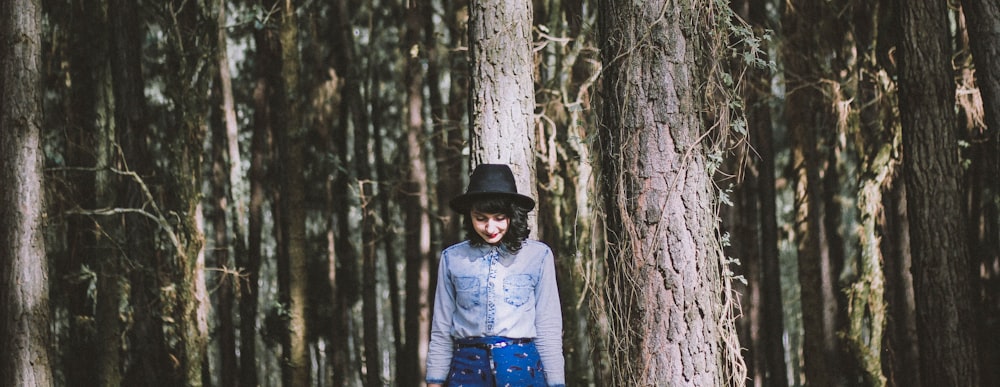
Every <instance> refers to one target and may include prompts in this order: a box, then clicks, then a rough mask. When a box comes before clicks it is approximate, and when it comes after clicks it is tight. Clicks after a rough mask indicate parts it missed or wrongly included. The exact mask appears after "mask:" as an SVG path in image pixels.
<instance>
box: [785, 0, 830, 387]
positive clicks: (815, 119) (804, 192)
mask: <svg viewBox="0 0 1000 387" xmlns="http://www.w3.org/2000/svg"><path fill="white" fill-rule="evenodd" d="M785 7H786V9H785V13H784V14H783V16H782V28H783V33H784V35H785V36H786V39H787V40H786V43H785V45H784V46H783V51H782V57H783V58H784V63H785V74H786V75H785V79H786V87H785V88H786V90H787V95H786V97H785V101H786V106H785V121H786V122H787V123H788V130H789V133H790V136H791V148H792V160H791V163H792V169H793V170H794V174H795V176H794V178H793V180H794V185H795V188H794V189H795V243H796V245H797V247H796V250H797V253H798V262H799V264H798V270H799V284H800V289H801V301H802V325H803V349H802V356H803V358H804V366H805V379H806V381H807V383H809V385H810V386H817V387H823V386H833V385H835V384H836V380H837V379H838V377H839V376H840V374H839V368H840V367H839V365H838V364H839V358H838V356H837V355H838V353H837V337H836V299H835V297H834V294H835V293H834V283H833V279H834V278H835V274H833V267H832V264H831V257H830V256H829V254H827V253H828V251H826V250H824V246H825V245H824V242H828V241H825V238H824V224H825V223H824V222H825V219H826V216H827V214H824V209H825V207H824V201H823V200H824V195H823V184H822V183H823V182H822V180H821V179H822V176H821V171H822V170H824V169H825V168H824V164H823V162H824V161H825V160H826V159H827V157H826V156H825V155H826V152H824V151H823V149H824V148H825V147H824V146H823V144H822V142H823V139H825V138H826V137H827V135H826V133H830V132H832V131H833V130H835V124H836V117H834V116H833V114H832V111H831V109H830V107H829V106H830V105H831V103H830V102H829V101H828V100H826V99H825V98H824V95H825V92H831V90H830V89H829V88H828V87H827V86H826V84H825V83H823V80H828V79H831V78H832V77H831V76H829V74H827V73H826V72H825V71H824V70H823V67H822V64H821V62H820V61H821V60H822V59H821V57H823V56H825V55H829V54H828V52H829V49H828V48H826V47H827V46H826V45H824V44H820V42H821V41H822V40H823V39H825V38H826V33H827V32H828V29H825V28H823V26H824V22H825V21H826V20H827V18H829V17H830V16H829V15H827V14H826V12H825V7H826V5H825V4H820V3H816V2H811V1H791V2H790V3H788V4H786V6H785Z"/></svg>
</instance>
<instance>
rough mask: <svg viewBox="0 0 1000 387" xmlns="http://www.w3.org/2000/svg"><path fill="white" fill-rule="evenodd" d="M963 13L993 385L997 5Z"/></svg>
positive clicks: (974, 214) (985, 358)
mask: <svg viewBox="0 0 1000 387" xmlns="http://www.w3.org/2000/svg"><path fill="white" fill-rule="evenodd" d="M962 14H963V15H964V19H965V25H966V26H967V32H968V46H969V48H971V52H972V60H973V63H974V64H975V66H974V67H975V86H976V88H977V89H978V90H979V95H980V97H981V98H982V106H981V108H982V110H983V113H984V121H985V128H982V127H973V128H972V130H971V133H970V136H969V137H970V138H968V139H967V141H968V142H969V143H970V144H971V145H970V147H969V148H970V149H969V154H970V156H969V158H970V159H972V166H971V167H970V168H969V171H968V177H969V178H968V183H967V185H966V187H967V188H966V189H967V191H968V194H969V196H970V197H969V204H968V205H969V208H970V209H969V214H970V219H969V227H970V230H969V232H970V235H971V236H972V238H970V239H971V243H972V245H971V251H972V253H973V256H972V258H973V262H978V264H979V266H980V269H979V270H980V272H982V273H983V288H982V290H981V292H980V294H982V295H983V297H984V305H983V308H982V309H981V311H980V312H979V317H978V318H977V320H978V321H980V322H981V324H982V325H981V328H980V329H981V331H980V332H983V333H984V334H985V335H984V336H982V337H981V338H980V340H979V342H981V343H984V344H983V345H981V346H980V348H981V349H982V354H981V356H982V360H981V362H982V365H983V366H982V367H981V370H982V371H983V380H982V382H983V384H984V385H996V384H998V383H1000V369H998V368H997V367H995V366H993V365H994V364H998V363H1000V337H998V336H997V335H993V334H989V333H987V332H995V331H996V330H997V329H1000V269H998V268H1000V204H998V200H997V198H998V196H1000V193H998V192H1000V179H997V178H996V177H997V176H998V175H1000V3H998V2H995V1H988V0H963V1H962Z"/></svg>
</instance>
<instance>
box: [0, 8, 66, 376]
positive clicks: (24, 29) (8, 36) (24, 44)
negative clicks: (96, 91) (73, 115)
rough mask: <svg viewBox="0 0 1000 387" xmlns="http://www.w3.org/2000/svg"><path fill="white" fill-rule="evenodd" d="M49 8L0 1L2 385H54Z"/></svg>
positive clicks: (0, 341)
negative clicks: (47, 184)
mask: <svg viewBox="0 0 1000 387" xmlns="http://www.w3.org/2000/svg"><path fill="white" fill-rule="evenodd" d="M41 31H42V5H41V2H40V1H38V0H13V1H5V2H3V4H0V42H3V43H2V45H0V165H3V166H4V167H3V168H0V187H2V188H0V272H2V273H3V275H2V276H0V345H2V348H3V351H2V353H3V355H0V384H2V385H6V386H50V385H52V382H53V378H52V369H51V361H50V359H49V356H50V354H49V350H50V348H51V345H52V340H51V337H50V336H51V334H50V333H49V322H50V318H49V284H48V263H47V261H46V256H45V244H44V240H43V238H42V231H43V230H42V228H43V212H44V211H43V207H42V206H43V203H44V201H43V200H42V198H43V192H42V147H41V145H42V144H41V120H42V93H41V82H40V81H41V76H40V71H41V67H42V63H41V57H42V45H41Z"/></svg>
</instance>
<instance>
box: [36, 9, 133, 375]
mask: <svg viewBox="0 0 1000 387" xmlns="http://www.w3.org/2000/svg"><path fill="white" fill-rule="evenodd" d="M68 13H69V14H70V15H69V19H70V20H69V21H68V22H69V25H70V29H71V30H72V31H73V33H71V34H69V36H68V37H67V39H68V42H67V44H66V46H67V47H66V50H67V51H68V52H67V54H68V61H69V69H68V70H69V79H70V80H71V83H70V93H69V101H68V103H69V105H70V107H69V112H68V116H69V118H68V120H69V125H68V131H69V132H70V134H69V138H68V143H69V144H71V145H70V146H68V147H67V148H66V151H65V152H66V154H67V156H66V162H67V165H69V166H76V167H81V168H85V169H87V170H88V172H84V173H78V174H75V175H74V176H76V179H74V180H73V182H72V183H71V184H72V185H73V186H74V187H75V189H74V193H73V197H74V199H73V200H75V203H74V204H76V205H78V206H80V208H85V209H95V208H102V209H103V208H112V207H114V204H115V200H116V198H115V195H114V193H115V192H114V191H115V188H114V187H115V184H116V183H117V182H118V181H119V180H116V179H114V178H113V176H112V172H111V171H110V166H111V165H112V164H111V163H112V158H113V157H114V156H115V154H114V153H113V152H112V144H113V141H114V135H115V134H114V130H115V129H114V125H113V122H112V117H109V116H108V114H106V113H107V112H111V111H113V109H114V106H113V104H114V101H113V98H111V90H110V87H111V74H110V66H109V61H108V53H109V40H110V37H111V35H110V27H109V21H108V18H107V3H106V2H105V1H97V2H90V3H88V4H83V3H82V2H75V3H74V4H73V5H72V6H71V7H70V10H69V12H68ZM90 168H93V172H89V169H90ZM115 218H116V217H113V216H105V217H86V218H84V217H82V216H74V217H71V218H70V219H68V220H67V223H68V230H67V234H68V236H67V238H68V239H69V240H70V241H69V243H71V245H70V246H69V247H68V248H69V249H70V251H72V253H70V257H69V258H70V259H69V260H68V261H69V262H65V263H57V264H56V268H55V271H54V272H59V267H60V266H68V267H67V268H66V269H63V272H64V273H66V274H69V273H73V274H77V273H82V272H83V271H84V270H93V269H96V273H98V275H97V278H94V279H93V280H91V281H80V282H77V283H75V284H73V285H72V286H69V285H61V286H60V287H61V288H62V289H61V290H56V289H54V290H55V291H56V292H59V293H64V295H63V296H61V297H57V298H56V299H59V298H62V299H65V300H66V301H65V302H66V303H67V305H66V307H67V309H68V310H69V313H70V315H71V317H70V320H69V325H70V327H69V335H68V337H60V338H59V340H60V341H61V342H63V343H64V344H62V347H63V348H64V350H63V353H62V358H63V360H62V363H63V365H62V367H63V370H64V372H65V378H66V379H67V380H74V381H76V382H78V383H80V384H81V385H98V375H99V374H109V373H114V374H116V375H120V374H121V372H120V370H119V368H120V367H119V364H120V363H119V356H120V351H121V340H115V339H112V338H117V337H120V336H121V326H120V325H121V324H120V318H119V313H118V309H117V306H118V305H119V304H120V302H121V296H122V291H121V290H120V289H118V290H115V289H112V288H111V287H107V285H111V284H115V283H119V282H120V280H121V276H120V273H119V272H118V271H117V270H113V271H112V270H110V268H108V267H107V266H108V264H114V261H116V260H118V259H119V257H120V253H121V251H120V250H119V249H118V248H117V244H118V241H119V240H120V238H121V234H120V233H121V231H122V230H121V229H120V228H119V227H118V226H117V225H116V223H115V220H116V219H115ZM50 260H51V258H50ZM55 262H59V260H57V261H55ZM81 265H86V266H81ZM63 275H65V274H63ZM92 281H96V282H97V286H98V292H97V297H98V299H97V300H94V299H92V297H91V295H90V293H89V292H88V291H87V289H88V288H89V287H90V286H91V285H92V284H93V282H92ZM64 282H65V281H64ZM64 282H60V283H64ZM53 286H56V285H55V284H53ZM95 303H96V304H97V308H96V309H97V310H94V306H95ZM109 305H114V306H115V308H114V309H111V308H106V306H109ZM95 352H96V354H95ZM115 380H116V381H117V380H120V377H119V378H118V379H115ZM116 383H117V382H116Z"/></svg>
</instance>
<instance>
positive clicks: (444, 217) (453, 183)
mask: <svg viewBox="0 0 1000 387" xmlns="http://www.w3.org/2000/svg"><path fill="white" fill-rule="evenodd" d="M448 3H449V4H450V6H451V8H450V9H449V11H451V12H450V15H452V19H449V23H448V26H449V30H448V36H450V37H451V39H452V42H451V45H450V46H449V47H450V48H457V47H468V39H469V31H468V23H467V22H468V12H467V11H468V9H467V5H468V0H454V1H450V2H448ZM424 23H425V24H429V23H433V20H432V19H431V18H430V16H428V17H427V20H425V21H424ZM430 36H431V37H433V35H430ZM448 52H449V53H451V54H450V55H449V56H448V59H449V63H450V67H449V71H450V75H451V82H450V85H449V90H448V101H449V102H450V103H449V104H448V109H447V119H446V120H444V121H442V122H441V124H440V125H435V126H434V127H435V128H440V129H439V130H440V132H437V131H435V133H436V135H435V136H434V139H435V143H434V145H435V146H434V153H435V158H436V160H437V175H438V179H437V180H438V181H437V186H436V188H437V208H438V214H437V215H438V216H439V217H440V219H441V237H440V240H441V242H440V243H441V245H440V246H439V247H440V248H445V247H448V246H451V245H453V244H455V243H457V242H458V241H460V240H461V239H462V236H461V234H462V226H461V223H462V222H461V216H460V215H459V214H456V213H454V211H452V210H451V207H449V206H448V201H449V200H451V198H453V197H456V196H458V195H459V194H461V193H462V189H463V188H462V179H459V178H458V177H460V176H465V174H463V173H462V172H463V169H462V167H463V163H462V149H463V148H464V147H465V140H464V138H463V133H462V130H461V128H462V125H463V124H464V123H465V120H466V119H468V117H467V114H468V109H467V108H468V106H469V104H467V103H465V101H468V100H469V87H470V85H469V84H470V80H469V71H470V68H469V58H468V56H467V54H466V53H467V52H468V50H465V51H462V50H454V49H449V50H448ZM467 132H468V133H471V130H469V131H467ZM435 262H436V257H435ZM435 267H436V265H435ZM435 276H437V270H431V277H432V278H433V277H435ZM436 282H437V280H436V279H433V280H432V282H431V286H432V287H433V286H434V284H435V283H436ZM430 293H431V297H433V296H434V294H433V292H430ZM428 303H429V304H431V305H433V302H432V300H428Z"/></svg>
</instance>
